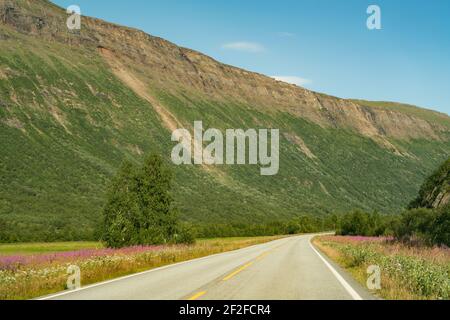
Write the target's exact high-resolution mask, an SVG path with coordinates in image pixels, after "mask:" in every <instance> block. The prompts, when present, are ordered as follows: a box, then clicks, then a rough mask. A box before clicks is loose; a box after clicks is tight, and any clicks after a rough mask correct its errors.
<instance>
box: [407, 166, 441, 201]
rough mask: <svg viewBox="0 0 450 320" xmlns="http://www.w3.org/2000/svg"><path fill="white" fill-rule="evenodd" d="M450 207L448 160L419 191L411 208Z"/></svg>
mask: <svg viewBox="0 0 450 320" xmlns="http://www.w3.org/2000/svg"><path fill="white" fill-rule="evenodd" d="M446 206H447V207H449V206H450V159H448V160H447V161H446V162H445V163H444V164H443V165H442V166H441V167H440V168H439V169H438V170H437V171H436V172H435V173H434V174H433V175H432V176H431V177H429V178H428V179H427V180H426V181H425V183H424V184H423V185H422V188H421V189H420V191H419V196H418V197H417V199H415V200H414V201H413V202H412V203H411V204H410V207H411V208H443V207H446Z"/></svg>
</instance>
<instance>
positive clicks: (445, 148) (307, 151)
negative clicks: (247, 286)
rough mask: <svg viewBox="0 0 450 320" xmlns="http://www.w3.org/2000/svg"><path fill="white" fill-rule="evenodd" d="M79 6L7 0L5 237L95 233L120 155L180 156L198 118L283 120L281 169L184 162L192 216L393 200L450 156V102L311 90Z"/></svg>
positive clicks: (208, 121)
mask: <svg viewBox="0 0 450 320" xmlns="http://www.w3.org/2000/svg"><path fill="white" fill-rule="evenodd" d="M67 17H68V15H67V14H66V12H65V11H64V10H63V9H61V8H58V7H57V6H55V5H53V4H51V3H50V2H48V1H44V0H0V150H1V152H0V224H1V225H2V228H1V229H0V240H1V239H2V237H3V238H5V237H10V236H12V237H16V238H15V239H19V240H22V241H37V240H42V239H46V236H48V234H52V235H57V237H58V239H59V240H72V239H86V238H89V237H91V236H92V233H93V230H94V226H95V224H96V223H97V222H98V220H99V219H100V212H101V208H102V206H103V201H104V193H105V190H106V186H107V185H108V183H109V181H110V179H111V177H112V176H113V175H114V173H115V172H116V170H117V168H118V167H119V166H120V164H121V162H122V161H123V160H124V159H129V160H131V161H135V162H139V161H141V160H142V156H143V155H144V154H147V153H149V152H157V153H159V154H161V155H163V156H164V157H165V158H166V159H168V158H169V157H170V154H171V150H172V147H173V146H174V144H173V142H172V141H171V132H172V131H173V130H174V129H176V128H181V127H185V128H188V129H189V128H191V127H192V124H193V122H194V121H196V120H202V121H203V122H204V125H205V128H206V127H209V128H218V129H228V128H235V129H238V128H242V129H248V128H277V129H280V133H281V134H280V171H279V174H278V175H277V176H274V177H261V176H260V174H259V168H255V166H216V167H207V166H181V167H176V166H173V167H172V169H173V171H174V173H175V181H174V190H173V194H174V198H175V200H176V203H177V206H178V208H179V209H180V212H181V216H182V218H183V219H185V220H189V221H194V222H215V223H220V222H230V221H233V222H246V223H255V221H273V220H277V219H286V218H291V217H293V216H298V215H299V214H311V215H320V214H324V213H330V212H343V211H348V210H352V209H362V210H368V211H371V210H378V211H381V212H386V213H393V212H395V211H396V210H400V209H402V208H404V207H405V206H407V204H408V203H409V202H410V201H411V199H413V197H414V196H415V195H416V194H417V192H418V190H419V188H420V185H421V184H422V182H423V180H424V178H425V177H426V176H429V175H430V174H431V172H432V171H433V170H434V169H435V168H436V167H437V166H438V165H439V164H440V163H441V162H442V161H443V160H444V159H447V158H448V157H449V156H450V119H449V117H448V116H446V115H443V114H439V113H437V112H433V111H428V110H424V109H420V108H417V107H413V106H407V105H402V104H395V103H385V102H370V101H353V100H344V99H339V98H336V97H331V96H327V95H325V94H320V93H316V92H312V91H309V90H306V89H304V88H300V87H297V86H294V85H290V84H286V83H283V82H278V81H276V80H273V79H271V78H269V77H266V76H264V75H261V74H257V73H253V72H249V71H245V70H242V69H239V68H235V67H232V66H228V65H224V64H221V63H219V62H217V61H215V60H214V59H212V58H210V57H207V56H205V55H203V54H201V53H198V52H196V51H193V50H190V49H185V48H180V47H178V46H176V45H174V44H172V43H170V42H168V41H166V40H164V39H161V38H157V37H152V36H150V35H147V34H145V33H144V32H141V31H138V30H135V29H131V28H126V27H121V26H117V25H114V24H110V23H107V22H104V21H101V20H98V19H93V18H87V17H83V18H82V29H81V31H69V30H68V29H67V27H66V19H67ZM443 198H445V196H444V197H443ZM27 230H33V232H32V233H31V235H30V234H27ZM5 232H6V233H8V232H9V236H8V234H7V235H6V236H5ZM32 236H33V237H34V238H32Z"/></svg>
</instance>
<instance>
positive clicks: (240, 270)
mask: <svg viewBox="0 0 450 320" xmlns="http://www.w3.org/2000/svg"><path fill="white" fill-rule="evenodd" d="M253 263H254V262H253V261H252V262H249V263H247V264H246V265H245V266H242V267H240V268H239V269H237V270H236V271H234V272H233V273H230V274H229V275H228V276H226V277H225V278H223V281H227V280H230V279H231V278H233V277H234V276H235V275H237V274H238V273H240V272H242V271H244V270H245V269H247V268H248V267H250V266H251V265H252V264H253Z"/></svg>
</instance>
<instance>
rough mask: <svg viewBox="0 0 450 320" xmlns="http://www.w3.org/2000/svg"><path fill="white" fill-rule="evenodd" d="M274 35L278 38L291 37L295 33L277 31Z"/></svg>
mask: <svg viewBox="0 0 450 320" xmlns="http://www.w3.org/2000/svg"><path fill="white" fill-rule="evenodd" d="M276 35H277V36H278V37H280V38H293V37H295V36H296V35H295V33H292V32H277V33H276Z"/></svg>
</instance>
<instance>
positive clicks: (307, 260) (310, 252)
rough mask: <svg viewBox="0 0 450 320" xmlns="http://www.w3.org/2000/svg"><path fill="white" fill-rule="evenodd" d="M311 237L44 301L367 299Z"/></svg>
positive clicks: (215, 258)
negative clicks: (313, 243) (320, 251)
mask: <svg viewBox="0 0 450 320" xmlns="http://www.w3.org/2000/svg"><path fill="white" fill-rule="evenodd" d="M312 238H313V235H303V236H296V237H290V238H284V239H280V240H276V241H273V242H269V243H265V244H261V245H257V246H252V247H248V248H244V249H241V250H237V251H232V252H226V253H222V254H217V255H214V256H209V257H205V258H201V259H196V260H192V261H187V262H182V263H178V264H175V265H170V266H166V267H162V268H158V269H154V270H150V271H147V272H143V273H140V274H136V275H131V276H127V277H123V278H119V279H116V280H112V281H107V282H103V283H99V284H95V285H92V286H88V287H84V288H81V289H78V290H76V291H69V292H62V293H59V294H56V295H52V296H48V297H44V298H42V299H43V300H179V299H185V300H361V299H370V298H371V296H370V294H368V292H366V291H365V290H364V289H362V288H361V287H360V286H359V285H358V284H357V283H356V282H355V281H354V280H352V279H351V277H349V276H348V275H347V274H346V273H345V272H344V271H342V270H340V268H339V267H337V266H336V265H335V264H334V263H333V262H331V261H329V260H328V259H327V258H325V257H324V256H323V254H320V253H319V252H318V250H317V249H315V248H314V247H313V246H312V245H311V243H310V241H311V239H312Z"/></svg>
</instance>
